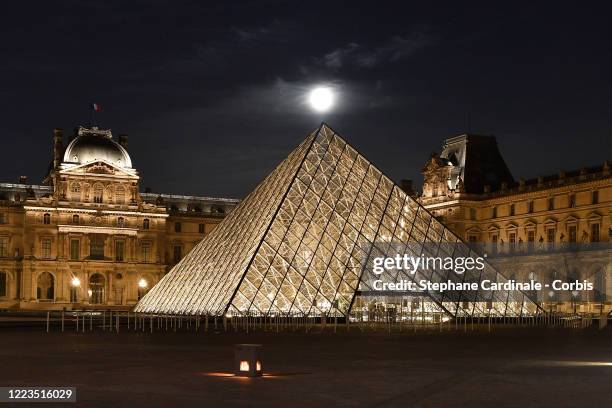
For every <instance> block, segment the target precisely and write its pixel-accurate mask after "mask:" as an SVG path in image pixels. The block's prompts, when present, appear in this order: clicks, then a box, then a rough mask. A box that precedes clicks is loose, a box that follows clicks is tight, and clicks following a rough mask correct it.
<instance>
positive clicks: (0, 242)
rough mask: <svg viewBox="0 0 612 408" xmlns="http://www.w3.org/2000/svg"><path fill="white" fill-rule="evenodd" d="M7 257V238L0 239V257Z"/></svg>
mask: <svg viewBox="0 0 612 408" xmlns="http://www.w3.org/2000/svg"><path fill="white" fill-rule="evenodd" d="M4 256H8V237H0V257H4Z"/></svg>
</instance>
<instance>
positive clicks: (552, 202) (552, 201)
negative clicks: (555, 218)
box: [548, 197, 555, 211]
mask: <svg viewBox="0 0 612 408" xmlns="http://www.w3.org/2000/svg"><path fill="white" fill-rule="evenodd" d="M554 209H555V198H554V197H551V198H549V199H548V211H552V210H554Z"/></svg>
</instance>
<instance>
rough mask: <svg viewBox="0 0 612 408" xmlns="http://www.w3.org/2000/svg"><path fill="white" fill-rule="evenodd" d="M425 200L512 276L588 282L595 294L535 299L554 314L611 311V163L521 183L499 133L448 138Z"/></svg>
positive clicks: (432, 167)
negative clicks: (505, 157) (510, 167)
mask: <svg viewBox="0 0 612 408" xmlns="http://www.w3.org/2000/svg"><path fill="white" fill-rule="evenodd" d="M422 173H423V177H424V183H423V191H422V194H421V195H420V197H419V200H420V202H421V203H422V204H423V205H424V206H425V207H426V208H427V209H428V210H430V211H431V212H432V213H433V214H434V215H435V216H436V217H437V218H438V219H440V220H441V221H443V222H444V223H445V225H447V226H448V227H449V228H451V229H452V230H453V231H454V232H455V233H457V234H458V235H459V236H460V237H463V238H464V239H465V241H467V242H469V243H470V244H472V245H474V246H476V247H479V248H480V250H481V251H482V252H485V253H487V255H488V256H489V260H490V262H491V263H492V264H494V265H495V266H496V267H497V268H498V270H500V271H502V273H504V275H505V276H506V277H508V278H514V279H516V280H521V281H528V280H529V279H534V280H539V281H541V282H550V281H552V280H554V279H562V280H567V281H573V280H587V281H589V282H592V283H593V284H594V290H593V291H553V290H550V289H547V290H543V291H541V293H534V294H532V295H533V297H534V298H537V300H538V301H539V302H540V303H541V304H542V305H543V306H544V307H545V308H546V309H547V310H562V311H570V309H574V310H576V311H581V312H595V313H597V312H601V311H608V310H610V309H611V308H612V302H611V298H610V294H612V267H611V264H612V250H611V249H610V248H611V241H612V224H611V222H610V210H611V208H612V177H610V164H609V162H608V161H605V162H604V163H603V164H602V165H599V166H594V167H588V168H582V169H579V170H575V171H563V170H562V171H560V172H559V173H558V174H556V175H550V176H540V177H536V178H534V179H528V180H525V179H519V181H518V182H517V181H515V180H514V178H513V176H512V175H511V173H510V171H509V170H508V167H507V166H506V164H505V162H504V160H503V157H502V155H501V153H500V151H499V149H498V147H497V143H496V141H495V138H494V137H493V136H481V135H461V136H458V137H454V138H451V139H448V140H446V141H445V143H444V145H443V147H442V152H441V153H440V154H437V153H434V154H433V155H432V156H431V158H430V159H429V160H428V161H427V163H426V164H425V166H424V168H423V170H422Z"/></svg>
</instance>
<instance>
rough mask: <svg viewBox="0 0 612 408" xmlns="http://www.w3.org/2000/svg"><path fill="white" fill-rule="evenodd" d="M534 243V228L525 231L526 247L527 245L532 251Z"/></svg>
mask: <svg viewBox="0 0 612 408" xmlns="http://www.w3.org/2000/svg"><path fill="white" fill-rule="evenodd" d="M534 245H535V231H534V230H530V231H527V247H528V249H529V250H530V251H532V250H533V247H534Z"/></svg>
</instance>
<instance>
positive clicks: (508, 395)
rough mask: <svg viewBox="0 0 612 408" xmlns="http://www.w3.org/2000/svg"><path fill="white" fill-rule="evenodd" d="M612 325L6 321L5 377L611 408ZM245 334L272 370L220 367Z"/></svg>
mask: <svg viewBox="0 0 612 408" xmlns="http://www.w3.org/2000/svg"><path fill="white" fill-rule="evenodd" d="M610 333H611V332H610V331H608V330H606V331H604V332H595V331H570V330H552V329H548V330H547V329H538V330H536V329H531V330H530V329H517V330H513V331H508V330H503V331H502V330H499V331H496V332H495V333H493V334H487V333H475V332H472V333H470V332H468V333H463V332H458V333H457V332H444V333H436V332H433V333H430V334H426V333H418V334H413V333H411V334H407V333H402V334H400V333H395V334H392V335H391V336H389V335H387V334H385V333H361V332H359V331H358V330H356V331H355V332H352V333H348V334H347V333H344V332H342V333H340V332H339V333H337V334H333V333H325V334H321V333H310V334H304V333H299V334H298V333H284V334H283V333H281V334H276V333H263V334H262V333H260V334H250V335H246V334H235V333H231V334H218V335H215V334H212V333H206V334H204V333H198V334H195V333H193V332H192V333H154V334H149V333H134V332H129V333H128V332H125V331H123V332H121V333H119V334H111V333H104V332H94V333H88V332H86V333H80V334H75V333H74V332H70V333H68V332H66V333H63V334H62V333H58V332H52V333H49V334H47V333H44V332H41V331H40V330H33V329H24V328H21V329H20V328H10V329H6V328H4V329H2V328H0V385H2V386H9V385H10V386H13V385H23V386H25V385H28V386H37V385H55V386H74V387H77V389H78V391H77V398H78V403H77V404H76V405H77V406H92V407H111V406H148V407H158V406H159V407H182V406H199V407H202V406H204V407H226V406H283V407H286V406H290V407H302V406H305V407H320V406H328V407H336V406H369V407H481V406H482V407H498V408H499V407H523V408H525V407H540V406H556V407H582V406H589V407H593V408H596V407H610V406H612V335H611V334H610ZM245 342H247V343H261V344H263V345H264V350H265V355H264V369H265V370H266V371H267V372H268V373H269V374H270V376H268V377H264V378H256V379H240V378H236V377H227V376H223V374H217V373H229V372H231V368H232V362H233V345H234V344H236V343H245ZM603 363H607V365H606V364H603ZM26 405H27V404H15V406H19V407H23V406H26ZM52 405H54V404H50V403H47V404H42V405H41V404H38V405H37V406H52ZM66 405H68V406H75V404H66Z"/></svg>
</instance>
